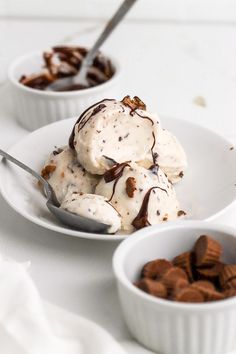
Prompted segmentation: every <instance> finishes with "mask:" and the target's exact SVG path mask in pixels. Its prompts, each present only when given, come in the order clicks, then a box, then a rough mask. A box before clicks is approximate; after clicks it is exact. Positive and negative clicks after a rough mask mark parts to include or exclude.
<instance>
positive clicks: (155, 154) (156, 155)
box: [151, 132, 158, 165]
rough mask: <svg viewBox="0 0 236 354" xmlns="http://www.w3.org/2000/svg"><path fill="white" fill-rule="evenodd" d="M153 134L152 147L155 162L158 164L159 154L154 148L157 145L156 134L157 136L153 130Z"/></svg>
mask: <svg viewBox="0 0 236 354" xmlns="http://www.w3.org/2000/svg"><path fill="white" fill-rule="evenodd" d="M152 136H153V144H152V147H151V153H152V160H153V164H154V165H156V161H157V158H158V154H157V153H156V152H154V151H153V149H154V147H155V145H156V136H155V134H154V132H152Z"/></svg>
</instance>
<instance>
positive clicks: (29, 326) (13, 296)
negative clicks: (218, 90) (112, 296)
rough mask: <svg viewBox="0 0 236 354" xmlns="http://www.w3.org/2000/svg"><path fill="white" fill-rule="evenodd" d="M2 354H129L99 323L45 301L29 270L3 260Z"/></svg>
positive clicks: (0, 267)
mask: <svg viewBox="0 0 236 354" xmlns="http://www.w3.org/2000/svg"><path fill="white" fill-rule="evenodd" d="M0 346H1V353H2V354H111V353H112V354H125V352H124V350H123V349H122V348H121V347H120V345H118V343H117V342H116V341H115V340H114V339H113V338H112V337H111V336H110V335H109V334H108V333H107V332H106V331H105V330H104V329H102V328H101V327H99V326H98V325H96V324H95V323H93V322H91V321H89V320H86V319H84V318H81V317H78V316H76V315H73V314H70V313H68V312H67V311H65V310H62V309H60V308H58V307H56V306H54V305H51V304H49V303H46V302H43V301H42V300H41V298H40V296H39V294H38V291H37V289H36V287H35V285H34V283H33V281H32V279H31V278H30V276H29V274H28V272H27V270H26V267H25V266H24V265H23V264H19V263H16V262H13V261H10V260H5V259H1V258H0Z"/></svg>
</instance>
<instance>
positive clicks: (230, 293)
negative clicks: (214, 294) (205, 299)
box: [223, 289, 236, 298]
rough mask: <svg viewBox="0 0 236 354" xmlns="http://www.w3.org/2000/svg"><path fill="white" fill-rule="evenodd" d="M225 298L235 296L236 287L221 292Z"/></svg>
mask: <svg viewBox="0 0 236 354" xmlns="http://www.w3.org/2000/svg"><path fill="white" fill-rule="evenodd" d="M223 296H224V297H225V298H229V297H233V296H236V289H227V290H225V291H224V292H223Z"/></svg>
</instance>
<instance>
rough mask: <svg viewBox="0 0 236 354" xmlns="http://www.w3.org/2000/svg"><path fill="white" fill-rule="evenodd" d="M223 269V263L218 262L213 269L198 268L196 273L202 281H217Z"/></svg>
mask: <svg viewBox="0 0 236 354" xmlns="http://www.w3.org/2000/svg"><path fill="white" fill-rule="evenodd" d="M223 267H224V264H223V263H221V262H217V263H215V264H214V265H213V266H212V267H206V268H205V267H204V268H197V270H196V272H197V274H198V277H199V278H200V279H208V280H211V281H217V280H218V278H219V275H220V273H221V271H222V269H223Z"/></svg>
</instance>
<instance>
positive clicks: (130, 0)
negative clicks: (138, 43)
mask: <svg viewBox="0 0 236 354" xmlns="http://www.w3.org/2000/svg"><path fill="white" fill-rule="evenodd" d="M136 1H137V0H125V1H124V2H123V3H122V4H121V6H120V7H119V9H118V10H117V11H116V13H115V14H114V15H113V16H112V18H111V19H110V21H109V22H108V23H107V25H106V27H105V28H104V30H103V31H102V33H101V34H100V36H99V37H98V39H97V40H96V42H95V44H94V45H93V47H92V48H91V49H90V50H89V51H88V53H87V54H86V56H85V58H84V59H83V61H82V64H81V67H80V70H79V72H78V74H76V75H73V76H69V77H65V78H62V79H57V80H55V81H54V82H52V83H51V84H50V85H48V86H47V88H46V90H47V91H63V88H64V89H65V88H68V87H72V86H75V85H76V86H80V87H81V88H86V87H89V83H88V80H87V73H88V69H89V67H90V66H91V64H92V62H93V59H94V58H95V56H96V54H97V52H98V49H99V48H100V47H101V45H102V44H103V43H104V42H105V40H106V39H107V38H108V37H109V35H110V34H111V33H112V32H113V30H114V29H115V28H116V27H117V25H118V24H119V23H120V22H121V20H122V19H123V18H124V16H125V15H126V13H127V12H128V11H129V10H130V9H131V7H132V6H133V5H134V3H135V2H136Z"/></svg>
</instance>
